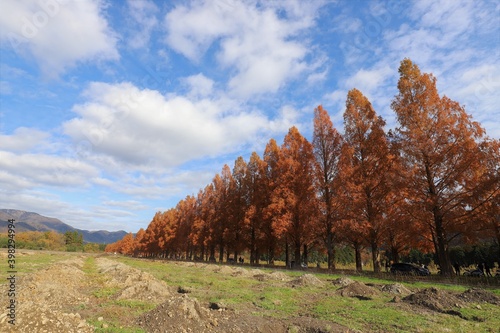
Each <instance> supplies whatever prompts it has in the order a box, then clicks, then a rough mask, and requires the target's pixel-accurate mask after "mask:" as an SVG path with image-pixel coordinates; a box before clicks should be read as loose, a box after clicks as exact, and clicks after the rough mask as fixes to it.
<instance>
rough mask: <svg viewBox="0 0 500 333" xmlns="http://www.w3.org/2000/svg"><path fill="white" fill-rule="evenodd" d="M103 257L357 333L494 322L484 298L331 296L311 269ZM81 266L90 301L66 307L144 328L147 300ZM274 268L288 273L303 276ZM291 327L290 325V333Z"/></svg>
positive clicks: (378, 279)
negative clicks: (430, 305) (441, 303)
mask: <svg viewBox="0 0 500 333" xmlns="http://www.w3.org/2000/svg"><path fill="white" fill-rule="evenodd" d="M32 252H33V251H32ZM75 255H82V254H80V253H78V254H74V253H73V254H71V253H70V254H68V253H57V254H53V253H48V252H43V251H34V254H32V255H19V257H18V259H17V267H16V268H17V269H18V271H19V272H20V274H26V273H29V272H32V271H35V270H39V269H43V268H45V267H46V266H47V265H49V264H51V263H55V262H57V261H61V260H65V259H69V258H71V257H74V256H75ZM109 258H110V259H112V260H117V261H119V262H122V263H125V264H127V265H130V266H132V267H134V268H137V269H140V270H142V271H145V272H148V273H150V274H152V275H153V276H155V277H156V278H158V279H161V280H163V281H165V282H166V283H167V284H168V285H170V286H172V287H174V288H177V287H179V286H180V287H183V288H185V289H187V290H189V291H190V294H189V296H190V297H193V298H196V299H198V300H199V301H200V302H201V304H205V305H208V303H209V302H221V303H224V304H225V305H226V306H228V307H229V308H231V309H234V310H237V311H240V312H242V313H251V314H254V315H256V316H262V317H273V318H279V319H287V318H297V317H301V316H307V317H313V318H317V319H321V320H325V321H330V322H332V323H337V324H341V325H344V326H346V327H348V328H350V329H351V330H354V331H360V332H399V333H403V332H421V333H430V332H474V333H483V332H484V333H486V332H498V327H500V307H499V306H497V305H491V304H487V303H481V304H467V306H466V307H463V308H457V309H456V310H457V311H458V315H450V314H443V313H438V312H432V311H428V310H423V309H416V308H412V307H411V306H410V305H408V304H406V303H404V302H403V303H394V302H391V300H392V297H393V296H391V295H389V294H380V295H379V296H374V297H373V298H372V299H369V300H359V299H356V298H349V297H341V296H339V295H338V294H337V293H336V290H337V289H338V286H335V285H333V284H332V283H331V280H334V279H337V278H339V277H342V276H346V275H341V274H316V277H317V278H319V279H320V280H322V281H323V282H324V284H325V286H324V287H315V286H298V287H293V288H292V287H291V286H289V285H287V284H285V283H283V282H280V281H279V282H278V281H258V280H256V279H254V278H253V277H246V276H234V277H233V276H231V275H228V274H223V273H220V272H215V271H214V270H213V269H202V268H198V267H194V266H193V267H189V266H187V265H179V264H177V263H175V262H166V261H160V260H144V259H134V258H128V257H109ZM207 265H208V264H207ZM5 268H6V260H0V270H2V271H3V270H4V269H5ZM5 270H6V269H5ZM261 270H262V271H264V272H267V273H269V272H271V271H273V270H272V269H266V268H261ZM83 271H84V272H85V274H86V280H87V281H88V282H87V284H86V285H85V286H84V287H85V288H87V291H88V294H89V295H92V296H91V301H90V302H89V303H85V304H84V303H82V304H80V305H78V306H75V308H74V309H72V310H71V311H75V312H79V313H81V315H82V317H84V318H86V319H87V321H88V322H89V323H91V324H92V325H94V327H95V331H96V332H126V333H127V332H129V333H142V332H144V331H143V330H142V329H141V328H139V327H137V326H136V324H135V318H137V316H139V315H140V314H142V313H144V312H147V311H149V310H152V309H153V308H154V307H155V305H154V304H151V303H148V302H143V301H136V300H118V299H117V297H116V296H117V292H118V291H119V290H118V289H117V288H116V287H115V286H113V285H111V284H109V281H108V280H107V279H106V276H104V275H102V274H100V273H99V271H98V268H97V265H96V261H95V258H94V257H93V256H86V257H85V259H84V265H83ZM280 271H281V272H283V273H285V274H287V275H289V276H290V277H292V278H295V277H298V276H300V275H302V274H304V273H306V272H304V271H286V270H280ZM307 273H311V271H308V272H307ZM349 278H351V279H352V280H355V281H359V282H363V283H365V284H377V285H380V284H390V283H395V282H398V283H401V284H403V285H405V286H406V287H407V288H410V289H417V288H418V289H423V288H430V287H436V288H438V289H441V290H446V291H452V292H463V291H465V290H467V289H469V288H470V287H469V286H467V285H462V284H460V283H461V282H464V281H462V280H461V279H449V280H446V279H439V278H438V277H431V279H430V280H429V279H426V280H424V279H402V278H401V277H398V278H394V277H392V276H390V275H384V274H380V275H378V276H372V275H370V274H355V275H349ZM2 283H5V282H3V281H2ZM465 283H467V281H465ZM473 283H474V285H479V286H480V287H483V288H484V287H485V288H488V290H489V291H491V292H493V293H495V294H497V295H499V296H500V288H498V286H496V285H492V284H491V283H489V282H488V283H484V282H482V281H479V280H474V281H473ZM100 317H103V318H102V320H99V318H100ZM293 329H294V328H293V327H292V328H291V330H290V332H291V331H293Z"/></svg>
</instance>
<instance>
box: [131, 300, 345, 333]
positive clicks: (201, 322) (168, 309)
mask: <svg viewBox="0 0 500 333" xmlns="http://www.w3.org/2000/svg"><path fill="white" fill-rule="evenodd" d="M212 308H213V309H215V310H210V309H209V307H208V306H207V307H205V306H203V305H201V304H200V303H199V302H198V301H197V300H195V299H192V298H189V297H188V296H187V295H182V296H178V297H173V298H171V299H169V300H168V301H167V302H165V303H162V304H160V305H159V306H158V307H156V308H155V309H153V310H151V311H149V312H147V313H144V314H142V315H141V316H140V317H139V318H138V319H137V321H136V323H137V324H138V325H139V326H141V327H142V328H143V329H144V330H145V331H147V332H151V333H155V332H158V333H159V332H196V333H215V332H233V333H254V332H260V333H288V332H296V333H310V332H332V333H335V332H350V331H349V330H348V329H347V328H346V327H345V326H341V325H338V324H335V323H331V322H327V321H321V320H318V319H314V318H307V317H300V318H292V319H289V320H287V321H286V322H284V321H282V320H279V319H275V318H264V317H261V316H253V315H248V314H244V313H236V312H234V311H232V310H225V309H224V307H220V306H212Z"/></svg>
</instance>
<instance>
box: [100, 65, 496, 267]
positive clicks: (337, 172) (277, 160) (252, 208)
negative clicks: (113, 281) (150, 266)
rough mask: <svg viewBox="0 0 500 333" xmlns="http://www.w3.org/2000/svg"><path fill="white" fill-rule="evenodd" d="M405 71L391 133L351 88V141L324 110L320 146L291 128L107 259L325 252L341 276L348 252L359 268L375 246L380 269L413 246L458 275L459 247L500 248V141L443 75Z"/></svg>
mask: <svg viewBox="0 0 500 333" xmlns="http://www.w3.org/2000/svg"><path fill="white" fill-rule="evenodd" d="M399 74H400V78H399V82H398V90H399V93H398V94H397V95H396V96H395V97H394V99H393V101H392V104H391V108H392V110H393V111H394V112H395V114H396V119H397V121H398V127H397V128H396V129H394V130H391V131H389V132H385V130H384V127H385V125H386V124H385V121H384V120H383V119H382V117H380V116H379V115H377V113H376V112H375V110H374V108H373V107H372V105H371V103H370V101H369V100H368V99H367V98H366V97H365V96H364V95H363V94H362V93H361V92H360V91H359V90H357V89H352V90H351V91H349V93H348V95H347V101H346V109H345V112H344V131H343V134H340V133H339V131H337V129H335V128H334V126H333V124H332V122H331V120H330V117H329V115H328V113H327V111H326V110H324V109H323V108H322V107H321V106H318V107H317V108H316V109H315V111H314V133H313V140H312V142H309V141H308V140H307V139H306V138H305V137H303V136H302V135H301V133H300V132H299V131H298V129H297V128H295V127H292V128H291V129H290V130H289V132H288V134H287V135H286V136H285V138H284V142H283V144H282V145H281V146H279V145H278V144H277V142H276V141H275V140H274V139H271V140H270V141H269V142H268V144H267V146H266V148H265V151H264V154H263V157H262V158H261V157H260V156H259V155H258V154H257V153H255V152H254V153H252V155H251V156H250V159H249V161H248V162H246V161H245V160H244V159H243V158H242V157H238V159H237V160H236V161H235V164H234V167H233V169H232V170H231V169H230V167H229V166H228V165H224V167H223V168H222V171H221V173H220V174H217V175H216V176H215V177H214V178H213V181H212V183H210V184H209V185H207V186H206V187H205V188H204V189H203V190H200V191H199V193H198V195H197V196H187V197H186V198H185V199H183V200H181V201H180V202H179V203H178V205H177V206H176V207H175V208H172V209H169V210H167V211H165V212H158V213H156V215H155V216H154V218H153V220H152V221H151V223H150V224H149V226H148V227H147V229H146V230H143V229H141V230H140V231H139V232H138V233H137V235H136V236H135V237H134V236H133V235H132V234H129V235H127V236H125V238H124V239H122V240H120V241H119V242H117V243H114V244H111V245H109V246H108V248H107V250H108V251H113V252H115V251H119V252H122V253H128V254H135V255H145V256H155V255H161V256H172V255H175V256H179V255H182V256H185V257H186V258H191V259H193V258H196V257H199V258H205V259H209V260H215V259H216V255H218V259H219V260H220V261H222V260H223V258H224V254H226V256H227V258H229V256H230V255H234V258H237V257H238V256H239V255H240V254H241V253H242V252H243V251H248V252H249V254H250V261H251V263H258V261H259V258H260V257H261V256H262V255H265V257H266V258H268V259H269V261H271V262H272V260H273V258H274V257H275V256H277V255H279V254H281V253H285V258H286V261H287V263H290V262H292V261H293V262H295V263H297V264H299V263H300V262H304V261H305V262H307V260H308V251H310V249H311V248H312V247H314V248H315V249H322V250H324V251H325V252H326V254H327V258H328V260H327V261H328V267H329V268H331V269H334V268H335V255H336V254H335V249H336V247H337V246H338V245H339V244H340V243H342V244H349V245H350V246H352V248H353V249H354V250H355V257H356V267H357V269H358V270H361V269H362V265H361V251H362V250H363V249H364V248H368V249H369V250H370V252H371V254H372V262H373V267H374V270H375V271H376V272H378V271H380V269H381V267H380V261H381V251H382V250H385V251H386V252H388V253H390V257H391V259H392V260H394V261H398V260H399V257H400V255H402V254H403V253H408V251H409V250H410V249H412V248H414V249H420V250H422V251H427V252H428V251H434V253H435V255H436V258H437V264H438V265H439V266H440V268H441V272H442V273H443V274H451V273H452V265H451V262H450V256H449V248H450V245H453V244H454V242H455V243H456V242H474V241H477V240H478V239H484V238H490V239H492V240H494V241H495V242H497V243H498V242H500V197H499V193H500V178H499V169H500V167H499V166H500V143H499V140H495V139H490V138H488V137H486V136H485V132H484V130H483V129H482V128H481V127H480V125H479V124H478V123H477V122H474V121H473V120H472V119H471V116H470V115H468V114H467V113H466V111H465V109H464V107H463V106H461V105H460V104H459V103H457V102H455V101H452V100H450V99H449V98H448V97H446V96H440V95H439V94H438V91H437V88H436V79H435V78H434V77H433V76H432V74H426V73H421V71H420V69H419V68H418V66H417V65H416V64H414V63H413V62H412V61H411V60H409V59H404V60H403V61H402V62H401V65H400V68H399ZM499 257H500V254H499Z"/></svg>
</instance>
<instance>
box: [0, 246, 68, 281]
mask: <svg viewBox="0 0 500 333" xmlns="http://www.w3.org/2000/svg"><path fill="white" fill-rule="evenodd" d="M0 253H5V254H6V253H7V249H0ZM15 255H16V258H15V261H16V262H15V271H16V272H17V273H16V277H21V276H23V275H25V274H28V273H31V272H34V271H37V270H40V269H43V268H45V267H47V266H49V265H51V264H54V263H56V262H59V261H63V260H67V259H70V258H74V256H75V254H74V253H73V254H72V253H67V252H48V251H36V250H24V249H17V250H16V253H15ZM10 270H11V269H10V268H9V266H8V263H7V258H6V257H3V256H0V272H7V271H10ZM6 282H7V281H6V280H5V279H0V284H3V283H6Z"/></svg>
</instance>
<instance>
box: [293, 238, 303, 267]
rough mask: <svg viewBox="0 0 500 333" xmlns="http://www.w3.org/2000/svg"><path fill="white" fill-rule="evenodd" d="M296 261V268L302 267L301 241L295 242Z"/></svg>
mask: <svg viewBox="0 0 500 333" xmlns="http://www.w3.org/2000/svg"><path fill="white" fill-rule="evenodd" d="M294 259H295V267H300V259H301V258H300V240H296V241H295V253H294Z"/></svg>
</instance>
